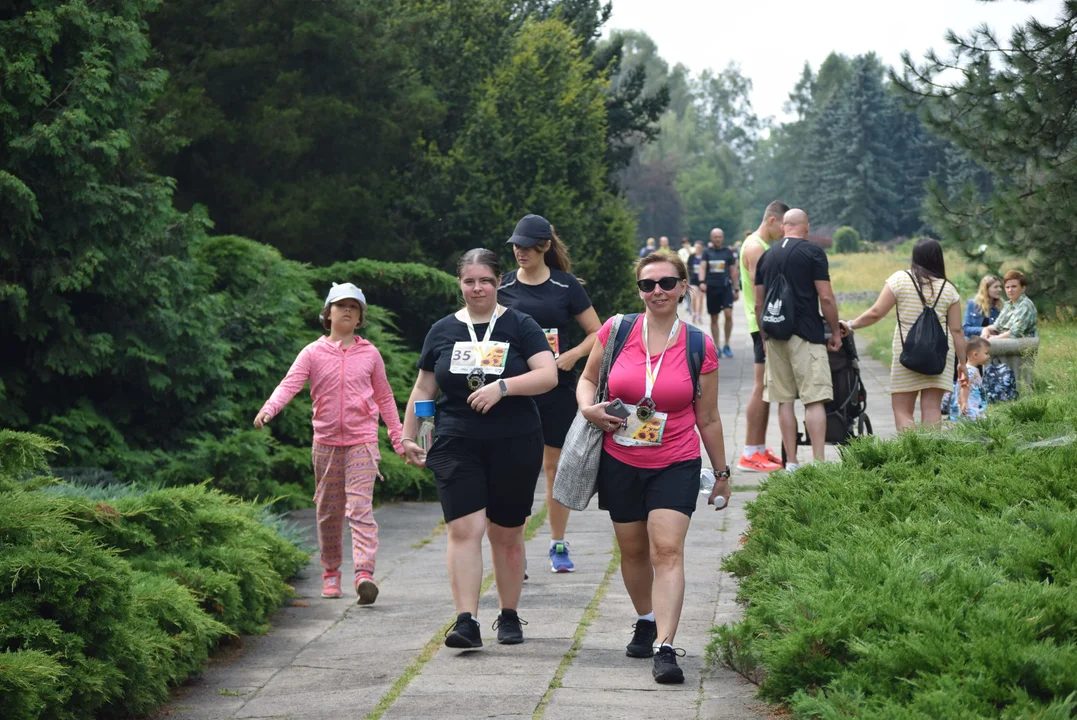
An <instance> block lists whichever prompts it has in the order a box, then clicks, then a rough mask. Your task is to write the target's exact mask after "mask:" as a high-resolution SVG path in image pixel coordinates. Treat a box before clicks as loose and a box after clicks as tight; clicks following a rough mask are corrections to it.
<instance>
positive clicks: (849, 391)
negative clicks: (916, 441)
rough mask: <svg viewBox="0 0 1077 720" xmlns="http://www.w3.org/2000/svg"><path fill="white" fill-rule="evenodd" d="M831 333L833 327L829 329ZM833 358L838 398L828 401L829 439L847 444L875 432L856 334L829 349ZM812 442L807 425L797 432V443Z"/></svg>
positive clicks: (835, 388) (831, 364) (799, 444)
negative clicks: (872, 427)
mask: <svg viewBox="0 0 1077 720" xmlns="http://www.w3.org/2000/svg"><path fill="white" fill-rule="evenodd" d="M826 337H827V338H828V339H829V337H830V329H829V328H827V330H826ZM827 355H828V356H829V358H830V378H831V380H832V381H833V383H834V399H833V400H831V401H830V402H828V403H827V404H826V443H827V445H845V444H847V443H848V442H849V441H850V440H852V439H853V438H858V437H863V436H865V435H871V434H872V433H871V418H869V417H868V413H867V407H868V393H867V390H865V388H864V381H863V380H862V379H861V377H860V357H859V355H857V352H856V343H855V342H853V336H852V334H849V335H847V336H845V337H844V338H843V339H842V341H841V349H839V350H838V351H837V352H832V353H827ZM801 445H807V446H811V440H809V439H808V431H807V428H805V429H804V432H799V431H798V432H797V447H800V446H801ZM785 461H786V454H785V443H782V465H785Z"/></svg>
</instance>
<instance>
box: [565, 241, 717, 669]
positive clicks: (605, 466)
mask: <svg viewBox="0 0 1077 720" xmlns="http://www.w3.org/2000/svg"><path fill="white" fill-rule="evenodd" d="M636 279H637V285H638V286H639V291H640V293H639V295H640V299H642V300H643V304H644V305H645V306H646V313H644V314H643V315H641V316H640V317H639V318H638V319H637V320H636V322H635V324H634V326H633V327H632V329H631V331H630V332H629V334H628V337H627V339H626V340H625V344H624V347H623V348H622V349H621V352H620V354H619V355H618V356H617V358H616V360H615V361H614V363H613V367H612V368H611V369H610V377H609V398H610V401H611V402H616V401H620V403H622V404H623V405H625V406H626V410H627V414H628V418H627V420H624V421H622V419H621V418H619V417H616V416H615V415H611V414H609V413H608V412H607V406H608V405H609V404H610V403H608V402H604V403H598V404H594V403H593V398H594V393H595V387H596V385H597V384H598V374H599V369H600V367H601V365H602V353H603V350H604V348H605V345H606V343H607V342H609V341H612V339H611V338H610V325H611V322H612V321H607V322H606V324H605V325H603V326H602V329H601V330H599V332H598V342H596V343H595V346H594V347H593V348H592V350H591V354H590V356H588V359H587V367H586V368H585V369H584V371H583V375H582V376H581V377H580V381H579V384H578V385H577V387H576V399H577V401H578V402H579V405H580V410H581V412H582V413H583V415H584V417H585V418H587V420H588V421H589V422H591V423H593V424H595V425H597V426H598V427H600V428H602V429H603V430H605V431H606V436H605V439H604V442H603V446H602V461H601V465H600V467H599V472H598V505H599V507H600V508H602V509H603V510H607V511H609V514H610V519H611V520H612V521H613V527H614V531H615V532H616V535H617V543H618V545H619V546H620V548H621V572H622V575H623V576H624V582H625V589H626V590H628V594H629V596H630V597H631V598H632V604H633V605H634V606H635V609H636V613H637V614H638V615H639V617H638V619H637V621H636V624H635V634H634V635H633V637H632V642H631V643H629V645H628V648H627V654H628V655H629V656H630V657H641V658H646V657H651V656H654V671H653V674H654V678H655V680H656V681H657V682H660V683H679V682H684V673H683V672H682V671H681V669H680V668H679V667H678V666H677V657H676V653H675V651H674V648H673V645H672V643H673V638H674V636H675V635H676V634H677V624H678V622H679V621H680V616H681V606H682V604H683V600H684V538H685V535H686V534H687V533H688V522H689V520H690V519H691V517H692V511H693V510H695V507H696V501H697V500H698V498H699V474H700V470H701V468H702V461H701V459H700V453H699V438H700V437H702V438H703V445H704V447H706V449H707V455H708V456H709V457H710V460H711V465H712V466H713V467H714V468H715V469H716V470H717V471H718V472H717V476H718V480H717V482H716V483H715V485H714V490H713V491H712V492H711V495H710V499H709V500H708V503H711V504H714V503H715V498H717V497H721V498H723V499H724V502H719V503H718V504H717V505H718V506H719V509H720V508H721V507H725V505H726V504H727V503H728V502H729V493H730V490H729V466H728V465H727V464H726V455H725V439H724V437H723V434H722V419H721V417H720V416H719V414H718V354H717V353H716V352H715V349H714V344H713V343H712V342H711V340H710V338H705V356H704V360H703V366H702V368H701V371H700V377H699V388H700V396H699V397H698V398H697V397H696V395H695V391H694V383H693V381H692V375H691V371H690V370H689V367H688V358H687V348H688V328H686V327H685V326H684V324H683V323H682V322H681V321H680V320H679V319H678V317H677V308H678V307H679V305H680V302H681V300H682V299H683V297H684V294H685V293H686V292H688V270H687V268H686V267H685V265H684V263H683V262H681V259H680V258H679V257H677V256H676V255H670V254H667V253H651V254H650V255H647V256H646V257H644V258H642V259H641V260H640V261H639V263H638V264H637V265H636ZM697 427H698V428H699V434H698V435H697V434H696V428H697ZM656 641H658V642H659V643H660V644H659V648H658V651H657V653H656V652H655V651H654V644H655V642H656Z"/></svg>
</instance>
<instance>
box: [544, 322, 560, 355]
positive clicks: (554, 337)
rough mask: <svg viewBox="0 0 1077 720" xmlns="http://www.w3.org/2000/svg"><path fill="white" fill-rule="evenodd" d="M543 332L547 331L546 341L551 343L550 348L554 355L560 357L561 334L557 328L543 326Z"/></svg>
mask: <svg viewBox="0 0 1077 720" xmlns="http://www.w3.org/2000/svg"><path fill="white" fill-rule="evenodd" d="M542 332H544V333H546V342H548V343H550V350H552V351H553V356H554V357H555V358H556V357H559V356H560V355H561V336H560V335H559V334H558V332H557V328H549V329H546V328H543V329H542Z"/></svg>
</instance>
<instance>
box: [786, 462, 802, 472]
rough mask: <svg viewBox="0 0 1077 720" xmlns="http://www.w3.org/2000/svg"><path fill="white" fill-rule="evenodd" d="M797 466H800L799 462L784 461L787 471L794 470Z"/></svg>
mask: <svg viewBox="0 0 1077 720" xmlns="http://www.w3.org/2000/svg"><path fill="white" fill-rule="evenodd" d="M798 467H800V463H791V462H786V463H785V469H786V470H788V471H789V472H792V471H793V470H796V469H797V468H798Z"/></svg>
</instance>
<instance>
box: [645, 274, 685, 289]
mask: <svg viewBox="0 0 1077 720" xmlns="http://www.w3.org/2000/svg"><path fill="white" fill-rule="evenodd" d="M680 281H681V279H680V278H679V277H673V276H671V275H667V276H666V277H664V278H662V279H661V280H637V281H636V286H637V287H639V289H640V291H642V292H645V293H652V292H654V286H655V285H657V286H658V287H660V288H662V289H663V290H665V291H666V292H669V291H670V290H672V289H673V288H675V287H677V283H679V282H680Z"/></svg>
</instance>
